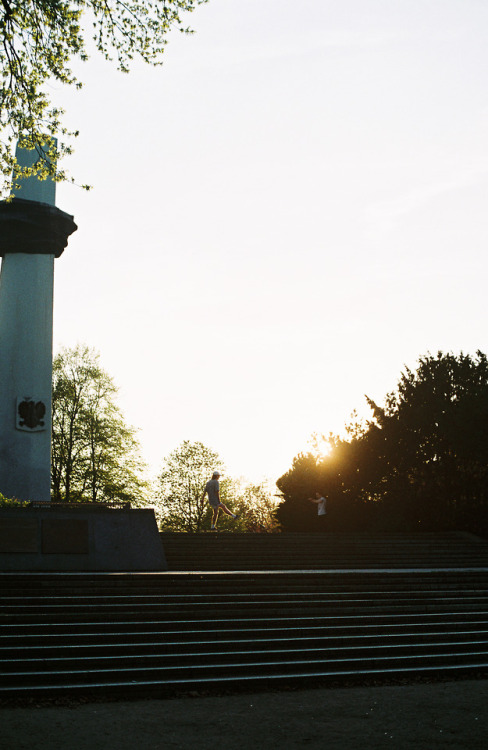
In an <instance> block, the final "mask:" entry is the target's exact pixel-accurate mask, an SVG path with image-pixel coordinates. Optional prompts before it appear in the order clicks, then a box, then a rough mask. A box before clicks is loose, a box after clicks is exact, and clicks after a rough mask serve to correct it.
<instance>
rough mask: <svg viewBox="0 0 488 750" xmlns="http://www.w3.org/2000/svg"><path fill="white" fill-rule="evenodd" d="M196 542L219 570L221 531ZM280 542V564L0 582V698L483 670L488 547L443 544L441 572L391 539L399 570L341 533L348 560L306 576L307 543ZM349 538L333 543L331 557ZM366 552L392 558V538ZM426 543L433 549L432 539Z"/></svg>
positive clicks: (469, 542) (30, 576) (3, 578)
mask: <svg viewBox="0 0 488 750" xmlns="http://www.w3.org/2000/svg"><path fill="white" fill-rule="evenodd" d="M193 536H194V538H195V537H196V536H198V535H193ZM202 536H205V537H207V536H208V537H210V538H209V540H208V544H211V545H218V546H217V547H216V549H217V551H218V552H219V554H218V555H217V557H216V558H215V560H216V561H218V560H220V564H222V546H221V545H223V543H224V539H223V537H224V535H222V536H220V535H219V536H218V537H214V536H211V535H210V534H208V535H207V534H204V535H202ZM226 536H227V535H226ZM228 536H229V537H230V536H231V535H228ZM232 536H234V535H232ZM239 536H240V535H239ZM242 536H246V537H248V538H249V537H251V536H254V535H242ZM255 536H256V537H257V539H252V540H250V542H249V547H251V546H252V547H254V546H256V547H257V546H258V545H259V551H260V553H262V554H263V555H264V552H265V551H266V550H265V545H266V544H267V543H269V544H270V545H274V548H273V549H274V550H275V551H276V550H278V546H277V543H276V542H275V541H274V540H275V535H270V536H267V535H255ZM288 536H289V539H288V541H287V543H286V544H283V546H282V548H281V552H280V554H281V555H282V558H280V559H282V560H283V561H285V562H287V564H288V569H287V570H272V569H270V567H268V569H267V570H264V569H261V570H248V571H239V570H236V571H234V572H231V571H220V572H212V571H211V570H207V571H206V572H185V571H182V572H176V571H173V572H171V571H170V572H167V573H166V572H165V573H110V574H109V573H59V574H56V573H3V574H0V605H1V607H0V700H1V699H2V697H3V698H8V699H12V698H14V699H16V698H19V697H24V696H31V697H35V698H38V699H40V698H42V697H49V698H51V697H53V696H58V695H61V696H70V695H72V696H76V695H88V696H95V695H100V696H111V695H114V694H120V695H123V696H125V697H130V696H131V695H140V694H141V693H142V694H150V695H156V696H158V695H161V696H163V695H168V694H172V693H174V692H175V691H176V692H178V691H187V690H198V689H213V688H217V689H219V690H221V689H231V690H234V689H239V688H242V687H250V688H253V689H256V688H258V689H259V688H261V687H262V688H267V687H269V686H279V685H284V684H287V685H288V684H291V683H293V684H299V685H302V686H308V685H312V684H314V683H320V684H323V683H327V682H328V681H334V683H336V682H338V681H341V680H350V679H353V678H354V679H366V678H371V677H374V678H375V679H382V678H391V677H395V678H397V677H411V676H417V675H431V676H433V675H435V676H439V675H442V676H445V677H449V676H453V675H471V674H473V673H483V674H484V673H487V674H488V565H485V562H486V558H484V557H483V555H482V554H481V552H482V550H483V549H485V547H486V545H485V543H484V542H482V541H481V540H477V539H474V538H472V537H467V536H457V537H452V539H451V543H452V544H451V546H452V549H453V553H455V554H453V558H452V560H450V559H449V555H448V552H447V549H446V550H445V553H444V554H443V556H442V555H441V556H440V559H441V561H442V565H437V566H434V565H432V564H431V563H432V561H433V558H432V557H430V556H428V555H427V547H425V546H424V548H423V553H422V554H424V555H425V557H424V559H425V560H426V561H428V562H429V566H428V567H424V568H422V567H420V566H419V564H418V563H419V558H418V554H419V553H420V549H419V548H417V549H416V553H417V554H416V555H413V552H412V554H411V555H407V556H406V557H405V555H406V552H407V549H408V545H407V544H406V540H405V538H403V539H400V537H398V538H397V540H396V541H397V544H396V549H398V550H401V551H402V560H404V561H406V562H408V566H406V567H403V568H402V567H399V566H398V565H393V564H392V565H390V567H383V568H379V567H376V569H374V567H373V566H372V564H371V560H372V559H373V558H372V557H368V556H366V557H364V556H363V554H364V552H365V550H366V548H368V549H369V550H370V551H371V549H372V547H371V545H370V543H371V544H372V538H369V539H368V544H366V545H365V544H364V539H362V542H361V543H359V541H358V540H356V543H354V540H353V537H349V538H348V544H349V549H350V550H351V557H347V556H346V555H344V556H343V557H342V558H341V557H339V556H336V557H335V560H336V567H335V568H330V569H328V570H325V569H322V570H320V569H316V570H313V569H306V568H305V566H304V565H303V560H302V563H301V565H298V563H299V561H300V560H301V558H300V554H299V552H298V549H297V548H294V547H293V544H294V540H295V541H296V543H297V546H298V547H299V548H300V549H302V551H303V549H305V551H308V552H309V553H310V554H311V551H312V548H313V547H314V544H312V541H313V540H310V544H309V545H308V546H305V548H303V547H302V546H301V545H302V544H303V539H302V535H288ZM317 536H320V537H327V536H328V535H317ZM263 540H264V541H263ZM266 540H268V542H267V541H266ZM270 540H271V541H270ZM229 541H232V540H229ZM360 541H361V540H360ZM446 541H447V540H446V538H444V539H443V541H442V543H441V540H439V544H440V547H439V550H442V549H444V546H445V543H446ZM328 542H329V545H328V547H327V549H328V550H329V553H328V554H329V555H330V550H331V548H332V547H333V546H334V540H333V539H332V536H329V537H328ZM344 543H345V539H344V538H343V539H339V540H335V545H336V548H337V549H338V548H339V546H340V545H344ZM417 543H418V542H417ZM205 544H207V542H205ZM236 544H237V542H235V541H234V546H233V547H232V546H230V547H229V548H230V549H233V550H234V553H233V554H234V557H233V558H232V560H231V562H232V565H235V564H236V559H237V562H239V560H238V558H236V557H235V550H236ZM317 544H318V542H317ZM412 544H414V542H412ZM375 545H376V550H378V549H379V548H382V547H384V551H385V555H386V549H387V548H388V549H389V552H388V556H389V558H388V559H390V561H391V562H392V561H394V557H395V556H394V548H393V550H392V549H391V547H392V545H391V540H390V542H389V543H388V544H385V545H382V544H380V540H379V539H378V538H377V539H376V543H375ZM378 545H379V546H378ZM428 546H430V547H432V548H435V547H436V546H437V545H436V543H435V539H434V537H433V536H432V537H430V538H429V540H428ZM463 546H464V555H461V548H462V547H463ZM342 549H343V550H344V549H345V548H344V546H342ZM359 549H361V555H359ZM286 550H287V553H286ZM352 550H355V552H354V555H353V554H352ZM167 554H168V551H167ZM242 554H243V555H244V548H243V550H242ZM485 554H486V551H485ZM287 555H289V556H290V558H291V560H292V561H290V560H289V558H288V556H287ZM169 557H170V556H169ZM413 557H415V558H416V559H417V566H416V567H415V566H413V565H412V563H411V560H412V559H413ZM213 559H214V558H213V557H209V558H207V562H210V561H211V560H213ZM247 559H248V560H249V559H250V558H249V557H248V558H247ZM315 559H316V558H314V560H315ZM317 559H318V558H317ZM320 559H321V560H322V564H324V562H323V561H324V560H325V558H324V557H322V558H320ZM327 559H328V560H329V562H330V560H331V559H332V558H331V557H330V556H329V557H328V558H327ZM266 560H267V562H268V566H269V563H270V561H271V562H272V556H271V555H270V551H269V550H268V551H267V556H266ZM359 560H363V561H364V560H368V561H369V562H368V567H362V568H361V567H358V562H359ZM382 560H383V561H386V557H383V558H382ZM461 560H464V565H462V564H460V561H461ZM409 561H410V562H409ZM454 563H456V564H454ZM291 565H293V566H295V570H292V569H291V568H290V566H291Z"/></svg>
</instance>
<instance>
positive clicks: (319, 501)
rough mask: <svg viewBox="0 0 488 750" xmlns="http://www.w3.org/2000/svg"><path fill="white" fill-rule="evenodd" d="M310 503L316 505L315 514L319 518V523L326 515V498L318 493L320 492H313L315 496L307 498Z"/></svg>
mask: <svg viewBox="0 0 488 750" xmlns="http://www.w3.org/2000/svg"><path fill="white" fill-rule="evenodd" d="M308 499H309V500H310V502H311V503H315V504H316V506H317V516H318V517H319V518H321V519H322V520H321V522H320V523H321V524H322V522H323V520H324V518H325V516H326V515H327V500H326V498H325V497H324V496H323V495H321V494H320V492H316V493H315V497H309V498H308Z"/></svg>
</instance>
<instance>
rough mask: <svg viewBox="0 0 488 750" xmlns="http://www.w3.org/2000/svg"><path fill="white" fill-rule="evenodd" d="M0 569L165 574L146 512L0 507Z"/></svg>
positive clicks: (153, 523)
mask: <svg viewBox="0 0 488 750" xmlns="http://www.w3.org/2000/svg"><path fill="white" fill-rule="evenodd" d="M0 570H3V571H50V572H60V571H76V572H84V571H108V572H115V571H158V570H167V564H166V559H165V555H164V550H163V545H162V542H161V539H160V535H159V531H158V527H157V523H156V518H155V515H154V511H153V510H152V509H151V508H134V509H115V508H106V507H105V508H104V507H97V506H93V507H90V505H89V504H86V505H76V506H75V505H74V506H73V507H71V508H70V507H67V506H56V505H50V504H49V503H46V507H36V506H34V507H26V508H12V509H10V508H8V509H7V508H2V509H0Z"/></svg>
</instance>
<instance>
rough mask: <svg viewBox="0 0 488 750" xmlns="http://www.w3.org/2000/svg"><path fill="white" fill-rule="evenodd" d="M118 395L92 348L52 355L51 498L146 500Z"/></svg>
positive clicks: (140, 466) (139, 463) (132, 438)
mask: <svg viewBox="0 0 488 750" xmlns="http://www.w3.org/2000/svg"><path fill="white" fill-rule="evenodd" d="M116 396H117V388H116V386H115V385H114V382H113V380H112V378H111V377H110V375H108V374H107V373H106V372H105V371H104V370H103V369H102V367H101V366H100V357H99V355H98V354H97V353H96V352H95V351H93V350H92V349H90V348H88V347H86V346H78V347H76V348H74V349H63V350H62V351H61V352H60V353H59V354H58V355H57V356H56V357H55V359H54V363H53V410H52V411H53V434H52V472H51V473H52V498H53V500H54V501H56V502H71V501H84V502H89V501H91V502H107V501H119V502H120V501H130V502H132V503H134V504H136V505H138V504H144V502H145V501H146V494H147V483H146V481H145V479H144V476H143V472H144V469H145V466H144V463H143V462H142V460H141V458H140V455H139V445H138V442H137V439H136V435H135V430H134V428H133V427H130V426H128V425H127V424H126V423H125V421H124V418H123V416H122V414H121V411H120V409H119V407H118V406H117V404H116V402H115V399H116Z"/></svg>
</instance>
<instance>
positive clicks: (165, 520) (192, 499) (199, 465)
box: [157, 440, 225, 531]
mask: <svg viewBox="0 0 488 750" xmlns="http://www.w3.org/2000/svg"><path fill="white" fill-rule="evenodd" d="M217 469H218V470H219V471H223V467H222V462H221V460H220V456H219V454H218V453H216V451H214V450H212V449H211V448H208V447H207V446H205V445H204V444H203V443H200V442H195V443H192V442H190V441H189V440H185V441H183V443H182V444H181V445H180V446H179V447H178V448H176V449H175V450H174V451H172V453H170V454H169V455H168V456H166V458H165V459H164V462H163V469H162V471H161V473H160V475H159V477H158V479H157V485H158V489H157V498H158V506H157V512H158V516H159V520H160V522H161V527H162V528H163V529H165V530H167V531H201V530H202V529H203V528H204V526H205V524H206V523H207V526H208V525H209V524H208V520H209V517H210V515H211V511H210V508H209V506H208V502H207V499H206V498H203V497H202V495H203V490H204V488H205V484H206V483H207V482H208V480H209V479H210V478H211V476H212V473H213V472H214V471H216V470H217ZM224 496H225V484H222V485H221V497H222V499H223V497H224ZM223 502H225V500H223Z"/></svg>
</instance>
